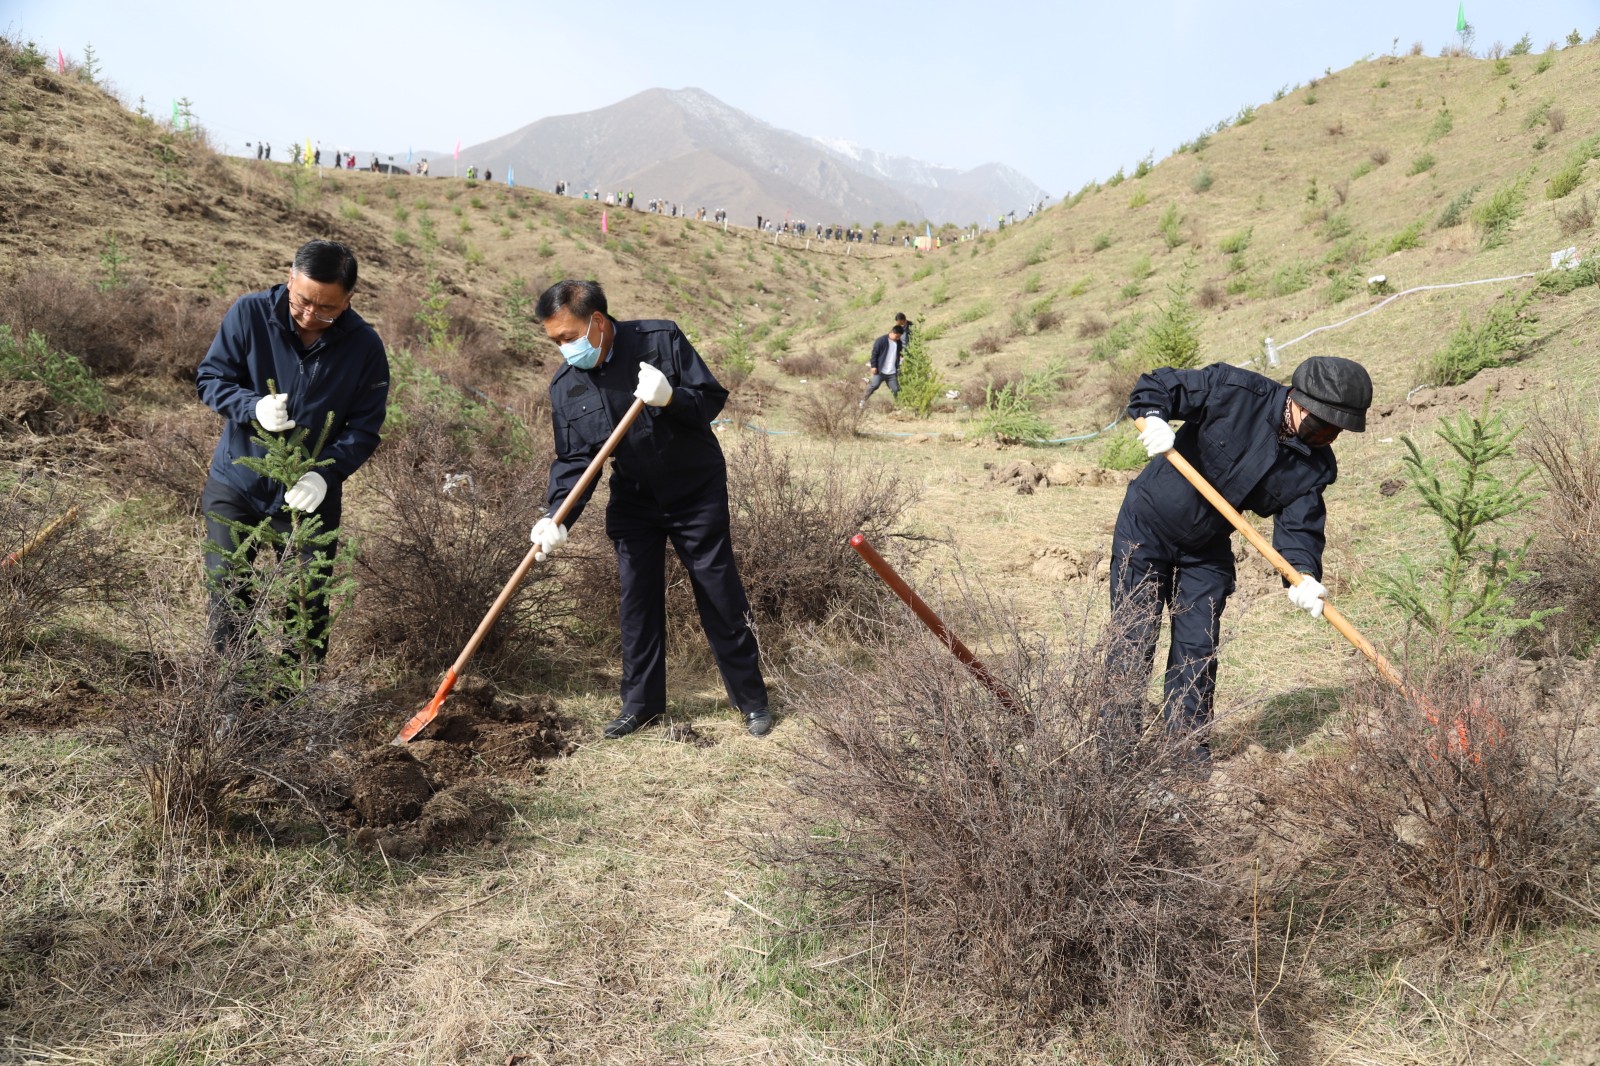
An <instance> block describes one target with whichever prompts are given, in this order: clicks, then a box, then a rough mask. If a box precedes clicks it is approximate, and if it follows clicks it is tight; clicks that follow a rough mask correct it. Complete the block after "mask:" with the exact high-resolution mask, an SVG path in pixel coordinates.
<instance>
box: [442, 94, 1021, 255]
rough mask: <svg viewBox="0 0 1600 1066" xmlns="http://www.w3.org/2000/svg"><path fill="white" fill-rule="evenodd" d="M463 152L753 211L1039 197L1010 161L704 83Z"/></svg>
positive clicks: (865, 209) (966, 212)
mask: <svg viewBox="0 0 1600 1066" xmlns="http://www.w3.org/2000/svg"><path fill="white" fill-rule="evenodd" d="M673 112H676V115H674V114H673ZM679 116H681V117H679ZM464 151H465V152H466V154H468V155H470V156H471V157H472V158H473V159H475V160H477V161H478V162H479V165H480V166H483V167H485V168H487V169H490V170H494V171H502V170H503V171H506V172H510V171H511V170H512V169H513V168H515V171H516V173H517V174H518V176H519V177H521V176H523V175H528V176H529V179H531V181H532V182H533V183H534V184H540V185H549V184H552V183H554V182H555V181H556V180H558V179H559V180H566V181H570V182H571V183H572V187H573V188H576V189H584V188H590V189H596V188H597V189H601V190H615V189H618V188H632V189H634V190H635V192H636V194H637V196H638V198H639V199H642V200H652V199H663V200H666V201H668V202H671V203H677V204H680V205H683V206H685V207H691V205H692V207H702V206H704V207H707V208H711V209H716V208H719V207H720V208H727V209H728V210H730V211H732V212H734V213H735V215H737V216H740V217H745V216H748V217H750V218H751V219H753V218H754V216H756V215H762V216H765V217H767V218H779V217H783V216H784V215H789V216H792V217H796V218H806V219H810V220H813V221H816V220H828V221H830V222H839V223H852V224H859V225H867V224H870V223H871V222H873V221H883V222H890V221H896V220H906V221H917V220H920V219H923V218H927V219H930V220H932V221H935V222H960V223H967V222H972V221H975V220H977V219H981V218H986V217H989V216H991V215H994V214H997V213H999V212H1002V211H1007V210H1014V209H1017V208H1020V207H1023V206H1025V205H1026V204H1028V203H1029V202H1031V201H1032V200H1034V199H1037V198H1038V196H1040V195H1042V192H1040V191H1039V190H1038V189H1037V187H1036V186H1033V184H1032V183H1031V182H1028V181H1027V179H1025V178H1022V176H1021V175H1019V174H1016V172H1015V171H1012V170H1010V168H1000V169H1001V170H1002V171H1003V172H1004V174H1003V175H996V174H995V173H994V171H993V170H992V169H991V168H992V166H993V165H992V164H989V165H986V166H985V168H979V169H976V170H972V171H961V170H958V169H956V168H954V167H945V166H938V165H935V164H931V163H926V162H923V161H921V160H917V159H910V158H908V157H904V156H893V155H889V154H886V153H882V152H878V151H875V150H873V149H870V148H866V147H862V146H859V145H855V144H851V143H850V142H848V141H843V140H837V139H836V140H831V141H825V140H821V139H817V138H811V137H805V136H802V135H800V134H797V133H792V132H790V131H788V130H782V129H778V128H777V127H775V126H772V125H771V124H770V123H767V122H764V121H762V120H761V119H759V118H756V117H755V116H753V115H750V114H748V113H746V112H744V111H741V110H739V109H738V108H736V107H733V106H732V105H730V104H728V103H726V102H724V101H722V100H720V99H718V98H717V97H715V96H713V95H712V94H711V93H709V92H707V91H706V90H705V89H702V88H700V87H698V86H685V87H683V88H679V89H668V88H665V87H656V88H651V89H645V90H643V91H641V92H638V93H635V94H634V95H633V96H630V97H628V98H626V99H624V100H620V101H618V102H616V103H614V104H610V105H608V106H606V107H603V108H599V109H597V110H594V111H589V112H582V113H579V114H571V115H560V116H555V117H551V118H544V119H540V120H539V121H537V122H534V123H531V124H529V125H527V126H524V127H522V128H521V129H519V130H516V131H514V132H512V133H509V134H507V135H505V136H503V137H499V138H496V139H495V140H492V141H488V142H486V143H484V144H477V145H473V146H471V147H470V148H469V149H466V150H464ZM529 179H524V180H529ZM1015 179H1021V180H1020V181H1018V180H1015Z"/></svg>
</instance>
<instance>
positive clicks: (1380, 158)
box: [1367, 146, 1389, 167]
mask: <svg viewBox="0 0 1600 1066" xmlns="http://www.w3.org/2000/svg"><path fill="white" fill-rule="evenodd" d="M1367 158H1369V159H1371V160H1372V162H1373V163H1374V164H1376V165H1378V166H1380V167H1381V166H1383V165H1384V164H1386V163H1387V162H1389V149H1387V148H1384V147H1382V146H1379V147H1377V148H1374V149H1373V150H1372V151H1371V152H1369V153H1367Z"/></svg>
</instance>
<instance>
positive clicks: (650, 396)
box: [633, 363, 672, 407]
mask: <svg viewBox="0 0 1600 1066" xmlns="http://www.w3.org/2000/svg"><path fill="white" fill-rule="evenodd" d="M633 395H634V398H635V399H639V400H643V401H644V402H645V404H646V405H647V406H649V407H665V406H667V404H669V403H671V402H672V383H671V382H669V381H667V375H665V374H663V373H662V372H661V371H659V370H657V369H656V368H655V367H653V366H651V365H650V364H649V363H640V364H639V387H638V388H637V389H634V390H633Z"/></svg>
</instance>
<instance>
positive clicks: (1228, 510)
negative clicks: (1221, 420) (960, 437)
mask: <svg viewBox="0 0 1600 1066" xmlns="http://www.w3.org/2000/svg"><path fill="white" fill-rule="evenodd" d="M1133 424H1134V425H1135V426H1137V427H1138V428H1139V430H1140V431H1141V432H1143V430H1144V419H1142V418H1135V419H1134V420H1133ZM1161 454H1162V457H1163V458H1165V459H1166V460H1167V462H1169V463H1171V464H1172V465H1173V466H1174V467H1176V468H1177V470H1178V473H1180V474H1182V475H1183V476H1184V478H1185V479H1186V480H1187V481H1188V482H1189V484H1191V485H1193V486H1194V488H1195V491H1196V492H1198V493H1199V494H1200V495H1202V496H1204V497H1205V498H1206V499H1207V500H1208V501H1210V503H1211V506H1213V507H1215V508H1216V509H1217V510H1218V511H1219V512H1220V513H1221V514H1222V517H1223V518H1226V519H1227V520H1228V521H1229V522H1230V523H1231V524H1232V525H1233V528H1234V529H1237V530H1238V531H1239V532H1240V533H1243V534H1244V539H1245V540H1248V541H1249V542H1250V543H1251V544H1253V545H1255V549H1256V551H1258V552H1260V553H1261V554H1262V555H1263V556H1265V557H1266V560H1267V562H1269V563H1271V564H1272V565H1273V567H1274V568H1275V569H1276V570H1277V571H1278V573H1280V574H1282V575H1283V577H1284V580H1286V581H1288V582H1289V584H1291V585H1298V584H1300V571H1298V570H1296V569H1295V568H1294V567H1293V566H1291V565H1289V560H1287V559H1285V558H1284V557H1283V556H1282V555H1281V554H1279V553H1278V550H1277V549H1276V548H1274V547H1273V546H1272V545H1271V544H1270V543H1268V541H1267V538H1265V537H1263V536H1262V535H1261V534H1260V533H1259V532H1257V531H1256V527H1255V526H1252V525H1251V524H1250V523H1249V522H1246V521H1245V520H1244V516H1243V515H1241V514H1240V513H1239V512H1238V511H1237V510H1235V509H1234V506H1233V504H1231V503H1229V502H1228V501H1227V500H1225V499H1223V498H1222V494H1221V493H1220V492H1218V491H1217V490H1216V489H1214V488H1212V487H1211V483H1210V482H1209V481H1207V480H1206V479H1205V478H1204V477H1202V476H1201V474H1200V471H1198V470H1196V469H1195V468H1194V466H1193V465H1192V464H1191V463H1190V462H1189V460H1187V459H1185V458H1184V457H1183V456H1182V455H1180V454H1179V453H1178V450H1177V449H1176V448H1168V449H1167V450H1166V451H1164V452H1162V453H1161ZM1322 617H1324V618H1326V619H1327V620H1328V621H1329V622H1331V623H1333V628H1335V629H1337V630H1338V631H1339V632H1340V634H1342V635H1343V636H1344V639H1346V640H1348V641H1349V642H1350V643H1351V644H1354V645H1355V646H1356V650H1357V651H1359V652H1361V654H1362V655H1365V656H1366V657H1367V658H1368V659H1369V660H1371V661H1372V665H1373V666H1375V667H1377V668H1378V673H1380V674H1382V675H1383V679H1384V680H1385V681H1387V682H1389V684H1391V685H1393V686H1394V687H1395V688H1397V689H1399V690H1400V691H1401V692H1402V693H1404V694H1405V695H1406V696H1408V697H1411V698H1413V699H1419V701H1420V702H1422V703H1423V705H1424V706H1427V703H1426V701H1422V700H1420V697H1418V696H1417V694H1416V693H1414V692H1412V691H1411V689H1410V688H1409V687H1407V685H1406V683H1405V681H1404V680H1403V679H1402V678H1401V677H1400V672H1399V671H1398V670H1396V669H1395V668H1394V664H1392V663H1391V662H1389V660H1388V659H1386V658H1384V657H1383V653H1382V652H1380V651H1378V649H1377V648H1374V647H1373V646H1372V642H1371V641H1370V640H1368V639H1367V638H1366V637H1364V636H1362V635H1361V634H1360V632H1359V631H1357V629H1356V627H1355V626H1353V625H1351V624H1350V620H1349V619H1348V618H1346V617H1345V616H1344V615H1342V614H1340V613H1339V611H1338V609H1337V608H1335V607H1334V606H1333V604H1331V603H1329V602H1328V601H1327V600H1323V601H1322Z"/></svg>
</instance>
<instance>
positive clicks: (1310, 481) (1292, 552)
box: [1128, 363, 1339, 580]
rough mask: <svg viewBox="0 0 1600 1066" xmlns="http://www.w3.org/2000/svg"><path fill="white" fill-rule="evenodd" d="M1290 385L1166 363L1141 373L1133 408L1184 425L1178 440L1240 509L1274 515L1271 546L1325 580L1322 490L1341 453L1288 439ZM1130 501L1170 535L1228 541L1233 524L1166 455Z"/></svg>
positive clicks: (1245, 373) (1184, 540) (1132, 489)
mask: <svg viewBox="0 0 1600 1066" xmlns="http://www.w3.org/2000/svg"><path fill="white" fill-rule="evenodd" d="M1288 397H1289V387H1288V386H1287V385H1280V384H1278V383H1277V382H1276V381H1273V380H1272V379H1271V378H1268V377H1263V376H1262V375H1260V374H1256V373H1253V372H1251V371H1249V370H1241V369H1240V368H1238V367H1235V366H1230V365H1229V364H1227V363H1215V364H1213V365H1211V366H1208V367H1205V368H1203V369H1200V370H1174V369H1172V368H1171V367H1163V368H1161V369H1159V370H1153V371H1151V372H1150V373H1148V374H1144V375H1142V376H1141V377H1140V378H1139V381H1138V383H1137V384H1136V385H1135V386H1134V388H1133V394H1132V397H1131V398H1130V399H1129V401H1128V414H1130V415H1132V416H1133V417H1135V418H1143V417H1146V416H1148V415H1150V414H1152V413H1154V414H1157V415H1159V416H1160V417H1162V418H1165V419H1167V420H1169V421H1177V420H1179V419H1181V420H1182V421H1183V428H1182V429H1180V430H1178V439H1177V442H1176V443H1175V444H1174V445H1173V447H1175V448H1176V449H1177V451H1178V454H1180V455H1182V456H1183V457H1184V458H1185V459H1187V460H1189V462H1190V463H1192V464H1194V468H1195V469H1196V470H1198V471H1199V472H1200V474H1201V475H1202V476H1203V477H1204V478H1205V479H1206V480H1207V481H1209V482H1210V483H1211V485H1212V486H1213V487H1214V488H1215V489H1216V490H1217V491H1218V492H1219V493H1221V494H1222V497H1223V498H1224V499H1226V500H1227V501H1228V502H1229V503H1231V504H1233V506H1234V507H1235V508H1237V509H1238V510H1241V511H1254V512H1255V513H1256V514H1259V515H1264V516H1268V517H1271V518H1272V519H1273V523H1272V546H1273V547H1274V548H1276V549H1278V551H1279V552H1280V553H1281V554H1282V555H1283V557H1284V558H1285V559H1287V560H1289V562H1290V563H1291V564H1292V565H1293V566H1294V567H1295V568H1296V569H1298V570H1299V571H1300V572H1301V573H1303V574H1310V575H1311V576H1312V577H1314V578H1317V579H1318V580H1321V578H1322V549H1323V545H1324V543H1325V537H1324V534H1323V527H1324V525H1325V524H1326V522H1327V517H1328V511H1327V508H1326V507H1325V506H1324V504H1323V501H1322V491H1323V489H1325V488H1327V487H1328V486H1329V485H1331V484H1333V482H1334V480H1335V479H1336V478H1337V477H1338V475H1339V467H1338V464H1337V463H1336V462H1335V461H1334V458H1333V449H1332V448H1328V447H1321V448H1313V447H1310V446H1309V445H1307V444H1306V443H1305V442H1303V441H1301V440H1300V439H1298V438H1296V437H1290V438H1289V439H1288V440H1285V441H1280V440H1279V439H1278V429H1279V427H1280V426H1282V425H1283V411H1284V403H1285V401H1286V400H1287V399H1288ZM1128 502H1129V503H1130V504H1135V505H1136V506H1138V507H1139V508H1140V511H1141V514H1143V515H1144V516H1145V517H1147V518H1150V519H1152V520H1153V521H1154V523H1155V524H1156V526H1157V527H1158V528H1159V529H1161V530H1162V531H1164V532H1165V533H1167V534H1168V535H1169V536H1171V537H1172V538H1173V540H1174V542H1175V543H1178V544H1182V545H1184V546H1186V547H1198V546H1199V545H1202V544H1205V543H1206V542H1208V541H1214V540H1216V539H1217V538H1222V539H1226V538H1227V537H1228V536H1229V535H1230V534H1231V533H1232V532H1233V527H1232V526H1231V525H1229V524H1228V520H1227V519H1226V518H1223V517H1222V515H1221V514H1220V513H1218V511H1217V509H1216V508H1215V507H1213V506H1211V504H1210V503H1209V502H1207V500H1206V498H1205V497H1204V496H1201V495H1200V493H1199V492H1197V491H1195V489H1194V486H1192V485H1190V484H1189V482H1188V481H1187V480H1185V479H1184V476H1183V475H1182V474H1180V473H1179V472H1178V470H1177V468H1176V467H1174V466H1173V465H1172V464H1171V463H1169V462H1167V461H1166V460H1165V459H1163V458H1162V457H1161V456H1156V457H1155V458H1154V459H1152V460H1151V461H1150V463H1149V465H1148V466H1146V467H1145V468H1144V470H1143V471H1141V472H1140V474H1139V476H1138V477H1137V478H1135V479H1134V482H1133V484H1132V485H1130V486H1129V487H1128Z"/></svg>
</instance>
